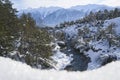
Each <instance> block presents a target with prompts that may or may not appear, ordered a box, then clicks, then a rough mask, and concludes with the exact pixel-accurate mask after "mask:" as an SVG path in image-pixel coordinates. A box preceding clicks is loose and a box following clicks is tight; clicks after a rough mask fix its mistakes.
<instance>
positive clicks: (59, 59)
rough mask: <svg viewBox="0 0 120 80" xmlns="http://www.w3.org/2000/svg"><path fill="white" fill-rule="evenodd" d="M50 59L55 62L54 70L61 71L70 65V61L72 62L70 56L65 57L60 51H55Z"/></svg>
mask: <svg viewBox="0 0 120 80" xmlns="http://www.w3.org/2000/svg"><path fill="white" fill-rule="evenodd" d="M52 59H53V60H54V61H55V62H56V65H55V69H56V70H63V69H64V68H65V67H66V66H68V65H70V63H71V61H72V60H73V58H72V55H70V56H67V55H66V54H64V53H62V52H60V51H57V52H56V54H55V55H54V56H52Z"/></svg>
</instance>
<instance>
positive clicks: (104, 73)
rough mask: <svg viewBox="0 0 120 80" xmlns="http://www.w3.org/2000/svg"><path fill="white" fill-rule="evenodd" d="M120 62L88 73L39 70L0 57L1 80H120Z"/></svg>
mask: <svg viewBox="0 0 120 80" xmlns="http://www.w3.org/2000/svg"><path fill="white" fill-rule="evenodd" d="M119 75H120V62H119V61H117V62H112V63H111V64H108V65H107V66H105V67H102V68H100V69H97V70H93V71H86V72H67V71H55V70H38V69H33V68H31V67H30V66H28V65H26V64H23V63H21V62H17V61H13V60H11V59H8V58H3V57H0V80H119V79H120V76H119Z"/></svg>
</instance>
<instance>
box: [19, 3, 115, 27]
mask: <svg viewBox="0 0 120 80" xmlns="http://www.w3.org/2000/svg"><path fill="white" fill-rule="evenodd" d="M104 9H107V10H111V9H113V8H112V7H109V6H105V5H95V4H89V5H81V6H74V7H71V8H68V9H64V8H60V7H48V8H44V7H42V8H36V9H27V10H21V11H20V12H19V13H18V14H19V15H20V14H21V13H23V12H24V13H31V14H32V17H33V18H34V19H35V20H36V23H37V24H38V25H39V26H41V25H42V26H43V25H46V26H52V27H54V26H55V25H57V24H60V23H62V22H64V21H73V20H77V19H80V18H82V17H84V16H85V15H87V14H89V12H90V11H93V12H96V11H99V10H104Z"/></svg>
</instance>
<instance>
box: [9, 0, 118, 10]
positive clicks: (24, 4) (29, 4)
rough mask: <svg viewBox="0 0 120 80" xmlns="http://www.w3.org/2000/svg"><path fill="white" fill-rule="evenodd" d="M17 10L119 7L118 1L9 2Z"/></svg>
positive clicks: (38, 0)
mask: <svg viewBox="0 0 120 80" xmlns="http://www.w3.org/2000/svg"><path fill="white" fill-rule="evenodd" d="M11 1H12V3H14V7H15V8H17V9H25V8H37V7H49V6H59V7H64V8H68V7H71V6H75V5H86V4H105V5H108V6H120V0H11Z"/></svg>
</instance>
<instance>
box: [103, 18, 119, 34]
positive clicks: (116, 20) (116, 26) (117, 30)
mask: <svg viewBox="0 0 120 80" xmlns="http://www.w3.org/2000/svg"><path fill="white" fill-rule="evenodd" d="M111 23H113V24H114V23H115V30H116V32H117V34H120V17H117V18H114V19H110V20H106V21H105V23H104V26H105V27H107V26H108V25H110V24H111Z"/></svg>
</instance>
